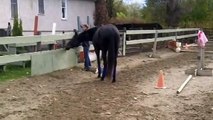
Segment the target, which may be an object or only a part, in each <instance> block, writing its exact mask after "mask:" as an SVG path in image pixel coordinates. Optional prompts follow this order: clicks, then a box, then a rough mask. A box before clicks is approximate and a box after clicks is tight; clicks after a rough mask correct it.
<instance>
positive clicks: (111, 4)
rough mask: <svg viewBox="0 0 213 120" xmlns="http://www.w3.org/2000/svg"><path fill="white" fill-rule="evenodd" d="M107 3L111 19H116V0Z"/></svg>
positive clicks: (108, 0)
mask: <svg viewBox="0 0 213 120" xmlns="http://www.w3.org/2000/svg"><path fill="white" fill-rule="evenodd" d="M106 3H107V11H108V16H109V18H112V17H115V16H116V12H115V8H114V0H106Z"/></svg>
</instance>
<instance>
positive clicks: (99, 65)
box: [95, 49, 101, 78]
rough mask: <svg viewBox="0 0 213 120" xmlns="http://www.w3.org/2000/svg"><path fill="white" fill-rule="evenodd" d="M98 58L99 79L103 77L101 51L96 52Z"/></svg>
mask: <svg viewBox="0 0 213 120" xmlns="http://www.w3.org/2000/svg"><path fill="white" fill-rule="evenodd" d="M95 53H96V56H97V65H98V78H100V77H101V61H100V50H97V49H96V50H95Z"/></svg>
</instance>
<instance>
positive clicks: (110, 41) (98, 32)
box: [66, 24, 120, 82]
mask: <svg viewBox="0 0 213 120" xmlns="http://www.w3.org/2000/svg"><path fill="white" fill-rule="evenodd" d="M76 36H77V37H76ZM83 41H92V42H93V45H94V48H95V53H96V55H97V64H98V77H101V80H104V78H105V76H106V77H107V78H108V79H110V80H111V78H112V77H113V79H112V82H115V81H116V66H117V56H118V48H119V42H120V36H119V31H118V29H117V28H116V27H115V26H114V25H111V24H108V25H102V26H100V27H93V28H90V29H89V30H87V31H84V32H82V33H80V34H79V35H77V33H76V34H75V35H74V37H73V38H72V39H71V40H70V41H69V43H68V44H67V46H66V49H69V48H74V47H78V46H79V45H80V44H81V43H82V42H83ZM100 51H102V59H103V65H104V69H103V71H102V76H101V65H100V64H101V62H100ZM107 56H108V58H107Z"/></svg>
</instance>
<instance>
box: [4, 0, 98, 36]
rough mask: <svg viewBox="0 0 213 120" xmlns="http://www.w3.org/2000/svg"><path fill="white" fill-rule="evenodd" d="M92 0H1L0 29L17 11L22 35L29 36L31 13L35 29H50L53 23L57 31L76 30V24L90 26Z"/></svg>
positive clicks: (10, 20)
mask: <svg viewBox="0 0 213 120" xmlns="http://www.w3.org/2000/svg"><path fill="white" fill-rule="evenodd" d="M94 11H95V0H1V4H0V28H7V23H8V22H10V23H11V25H12V26H13V18H14V16H15V15H16V14H17V15H18V17H19V18H20V19H21V20H22V24H23V31H24V35H33V30H34V22H35V16H38V31H41V34H46V33H49V32H51V30H52V26H53V23H56V31H57V32H62V31H65V32H68V31H71V30H73V29H78V28H79V27H78V25H79V24H82V23H89V24H90V25H93V13H94Z"/></svg>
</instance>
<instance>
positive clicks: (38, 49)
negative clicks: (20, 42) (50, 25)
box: [35, 42, 41, 52]
mask: <svg viewBox="0 0 213 120" xmlns="http://www.w3.org/2000/svg"><path fill="white" fill-rule="evenodd" d="M35 51H36V52H38V51H41V42H37V45H36V50H35Z"/></svg>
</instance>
